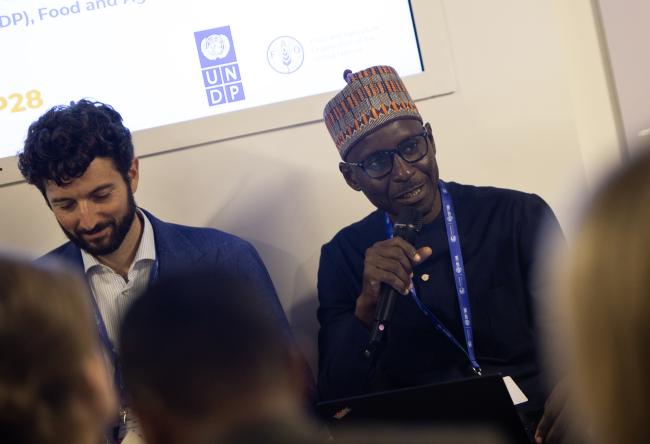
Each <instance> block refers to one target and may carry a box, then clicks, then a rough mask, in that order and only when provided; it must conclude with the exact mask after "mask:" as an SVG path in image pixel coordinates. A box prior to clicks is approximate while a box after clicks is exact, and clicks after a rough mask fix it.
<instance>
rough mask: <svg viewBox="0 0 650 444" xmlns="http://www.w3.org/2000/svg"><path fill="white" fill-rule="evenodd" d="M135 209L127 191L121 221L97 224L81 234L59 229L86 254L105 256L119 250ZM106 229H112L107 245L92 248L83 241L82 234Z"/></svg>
mask: <svg viewBox="0 0 650 444" xmlns="http://www.w3.org/2000/svg"><path fill="white" fill-rule="evenodd" d="M135 209H136V208H135V199H134V198H133V192H132V191H131V190H130V189H129V190H128V196H127V208H126V215H125V216H124V218H123V219H122V220H117V221H116V220H115V219H113V220H110V221H108V222H103V223H101V224H97V225H96V226H95V227H93V228H92V229H91V230H86V231H84V232H82V233H79V232H76V233H74V234H73V233H70V232H69V231H67V230H66V229H65V228H63V227H61V229H62V230H63V233H65V235H66V236H67V238H68V239H70V241H71V242H72V243H73V244H75V245H76V246H77V247H79V248H81V249H82V250H84V251H85V252H86V253H89V254H92V255H93V256H105V255H107V254H111V253H113V252H114V251H115V250H117V249H118V248H120V245H122V242H124V238H125V237H126V235H127V233H128V232H129V229H131V225H133V220H134V219H135ZM59 225H60V224H59ZM106 227H113V233H112V235H111V237H110V238H109V242H108V244H106V245H101V246H93V245H92V244H90V243H88V242H86V241H85V240H83V237H82V234H92V233H96V232H98V231H101V230H103V229H104V228H106Z"/></svg>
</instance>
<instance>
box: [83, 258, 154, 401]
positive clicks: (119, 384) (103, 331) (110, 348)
mask: <svg viewBox="0 0 650 444" xmlns="http://www.w3.org/2000/svg"><path fill="white" fill-rule="evenodd" d="M157 278H158V259H156V260H155V261H154V263H153V266H152V267H151V272H150V273H149V283H148V284H147V285H148V286H149V285H151V284H152V283H153V282H154V281H155V280H156V279H157ZM90 300H91V302H92V305H93V314H94V317H95V324H96V325H97V331H98V333H99V340H100V341H101V342H102V345H103V346H104V349H106V351H107V352H108V353H109V354H110V358H111V361H112V362H113V367H114V381H115V387H116V388H117V389H118V392H119V396H120V406H124V405H125V404H126V399H125V390H124V382H123V381H122V364H121V362H120V359H119V356H118V355H117V349H116V348H115V344H113V341H111V338H110V336H109V335H108V329H107V328H106V324H105V323H104V318H102V314H101V312H100V311H99V305H97V301H96V300H95V297H94V296H93V295H91V298H90Z"/></svg>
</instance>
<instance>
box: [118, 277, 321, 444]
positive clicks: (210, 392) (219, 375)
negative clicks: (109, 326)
mask: <svg viewBox="0 0 650 444" xmlns="http://www.w3.org/2000/svg"><path fill="white" fill-rule="evenodd" d="M261 296H262V295H260V294H259V290H255V288H254V286H253V285H252V283H251V282H250V280H245V279H243V278H237V277H234V276H233V275H231V274H215V273H214V272H208V271H204V270H197V271H195V272H191V273H189V274H184V275H180V274H179V275H178V276H176V277H170V278H169V279H167V278H161V279H160V280H159V281H157V282H155V283H154V284H153V285H152V286H151V287H150V288H149V289H148V290H147V291H145V293H144V294H143V295H142V296H141V297H139V298H137V299H136V300H135V301H134V302H133V304H132V305H131V307H130V308H129V310H128V311H127V313H126V315H125V317H124V322H123V324H122V327H121V335H120V350H121V352H122V356H123V365H124V367H123V374H124V383H125V387H126V390H127V393H128V394H129V396H130V402H131V403H132V405H133V410H134V412H135V414H136V415H137V416H138V418H139V419H140V425H141V427H142V431H143V432H144V437H145V440H146V441H147V442H149V443H184V444H194V443H214V442H301V440H303V441H305V440H306V439H307V437H308V436H312V435H315V434H317V431H315V430H312V427H311V426H310V425H308V424H309V423H308V421H307V420H306V419H305V418H304V414H303V412H302V410H303V406H304V399H305V398H304V388H305V381H304V380H305V372H304V367H303V364H302V360H301V358H300V357H299V355H298V353H297V352H295V350H294V348H293V346H292V344H291V341H290V340H289V339H288V338H287V335H286V334H284V333H283V331H282V330H281V329H280V328H278V324H277V316H275V313H274V311H273V310H272V309H271V307H269V306H268V304H265V303H264V301H263V299H262V297H261Z"/></svg>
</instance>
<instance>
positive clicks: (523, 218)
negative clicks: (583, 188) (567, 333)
mask: <svg viewBox="0 0 650 444" xmlns="http://www.w3.org/2000/svg"><path fill="white" fill-rule="evenodd" d="M448 189H449V192H450V193H451V195H452V198H453V201H454V207H455V210H456V220H457V223H458V230H459V233H460V241H461V246H462V253H463V258H464V260H465V269H466V276H467V280H468V289H469V293H470V303H471V310H472V316H473V327H474V344H475V349H476V357H477V360H478V362H479V364H480V365H481V367H482V369H483V374H494V373H501V374H502V375H504V376H506V375H509V376H512V377H513V378H514V379H515V381H516V382H517V384H518V385H519V386H520V387H521V388H522V390H523V391H524V393H525V394H526V395H527V396H528V398H529V403H528V406H529V407H530V408H536V409H537V408H541V407H542V406H543V403H544V400H545V398H546V395H547V393H548V390H547V388H545V387H544V384H543V382H542V379H541V377H540V362H539V357H538V351H539V347H538V345H537V339H538V328H537V325H536V324H537V322H536V321H537V320H536V316H535V307H534V305H535V301H534V300H535V297H536V295H537V294H538V293H539V290H540V289H539V288H536V287H538V285H534V284H535V282H536V281H537V280H536V279H535V276H534V273H535V260H536V256H537V255H536V250H537V247H538V241H539V239H540V234H541V233H542V231H544V232H545V233H546V232H547V231H548V232H551V233H550V234H556V235H561V232H560V228H559V224H558V222H557V220H556V218H555V216H554V215H553V212H552V210H551V209H550V208H549V206H548V205H547V204H546V203H545V202H544V201H543V200H542V199H541V198H540V197H539V196H536V195H532V194H526V193H522V192H518V191H512V190H504V189H497V188H490V187H474V186H467V185H460V184H457V183H453V182H451V183H449V184H448ZM543 228H550V230H547V229H543ZM383 239H386V230H385V224H384V214H383V212H381V211H375V212H373V213H371V214H370V215H368V216H367V217H366V218H364V219H363V220H361V221H359V222H357V223H355V224H352V225H350V226H348V227H346V228H344V229H343V230H341V231H340V232H339V233H338V234H336V236H334V238H333V239H332V240H331V241H330V242H329V243H327V244H325V245H324V246H323V247H322V250H321V258H320V267H319V271H318V297H319V302H320V306H319V309H318V319H319V322H320V325H321V329H320V333H319V354H320V356H319V370H320V372H319V379H318V386H319V391H320V395H321V398H322V399H333V398H340V397H346V396H352V395H357V394H361V393H364V392H368V391H373V390H380V389H392V388H399V387H406V386H413V385H419V384H424V383H431V382H441V381H446V380H453V379H460V378H463V377H468V376H472V375H473V372H472V369H471V366H470V365H469V362H468V359H467V357H466V355H464V354H463V352H462V351H460V350H458V348H457V347H456V346H454V345H453V343H451V342H450V341H449V339H448V338H447V337H445V336H444V335H443V334H442V333H440V332H439V331H437V330H435V328H434V326H433V324H432V323H431V321H430V320H429V319H428V318H427V317H425V316H424V314H423V313H422V312H421V311H420V309H419V308H418V307H417V305H416V304H415V302H414V301H413V299H412V298H411V297H410V296H404V297H401V298H399V300H398V302H397V303H396V306H395V311H394V313H393V318H392V321H393V322H392V326H391V328H390V332H389V336H388V341H387V344H386V348H385V350H384V351H383V353H382V356H381V360H380V362H379V371H378V372H376V373H375V378H374V379H373V380H371V381H368V379H369V378H368V374H369V372H368V370H369V363H368V361H367V360H366V359H365V358H364V356H363V350H364V348H365V346H366V345H367V343H368V339H369V332H368V329H367V328H366V327H365V326H364V325H363V324H362V323H361V321H359V320H358V319H357V318H356V317H355V316H354V309H355V303H356V299H357V297H358V296H359V295H360V294H361V287H362V274H363V264H364V257H365V252H366V250H367V249H368V248H369V247H370V246H372V245H373V244H374V243H376V242H378V241H381V240H383ZM422 246H429V247H431V249H432V250H433V254H432V255H431V257H430V258H429V259H427V260H426V261H425V262H423V263H422V264H420V265H418V266H417V267H415V269H414V277H413V283H414V286H415V288H416V291H417V294H418V295H419V296H420V298H421V299H422V300H423V302H424V303H425V304H427V305H428V306H429V308H431V310H432V311H433V312H434V313H435V315H436V316H437V317H438V318H439V319H440V320H441V321H442V322H443V323H444V324H445V326H446V327H447V328H448V329H449V330H450V331H451V333H452V334H453V335H454V336H455V337H456V339H457V340H458V341H459V342H460V343H461V344H462V345H463V346H466V343H465V337H464V334H463V330H462V326H461V319H460V311H459V306H458V297H457V294H456V287H455V283H454V276H453V271H452V267H451V259H450V255H449V246H448V242H447V236H446V231H445V225H444V221H443V219H442V216H440V215H439V216H438V217H437V218H436V219H435V220H434V221H433V222H432V223H430V224H429V225H425V226H424V227H423V229H422V231H421V232H420V234H419V235H418V238H417V240H416V243H415V247H416V248H419V247H422Z"/></svg>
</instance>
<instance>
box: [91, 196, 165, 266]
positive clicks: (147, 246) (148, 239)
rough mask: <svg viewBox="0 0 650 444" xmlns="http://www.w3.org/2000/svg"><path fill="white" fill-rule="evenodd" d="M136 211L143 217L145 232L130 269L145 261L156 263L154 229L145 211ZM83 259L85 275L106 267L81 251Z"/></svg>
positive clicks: (143, 231)
mask: <svg viewBox="0 0 650 444" xmlns="http://www.w3.org/2000/svg"><path fill="white" fill-rule="evenodd" d="M136 211H137V212H138V215H140V216H142V221H143V230H142V238H141V239H140V245H138V250H137V251H136V252H135V257H134V258H133V263H132V264H131V266H130V267H129V269H131V268H133V265H135V264H137V263H138V262H140V261H143V260H149V261H152V262H155V261H156V243H155V239H154V234H153V227H152V226H151V222H149V219H147V216H146V215H145V214H144V212H143V211H140V209H137V210H136ZM81 259H82V260H83V264H84V272H85V273H88V271H89V270H90V269H92V268H95V267H102V266H104V265H103V264H102V263H101V262H99V261H98V260H97V258H96V257H95V256H93V255H92V254H90V253H88V252H86V251H85V250H83V249H81Z"/></svg>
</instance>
